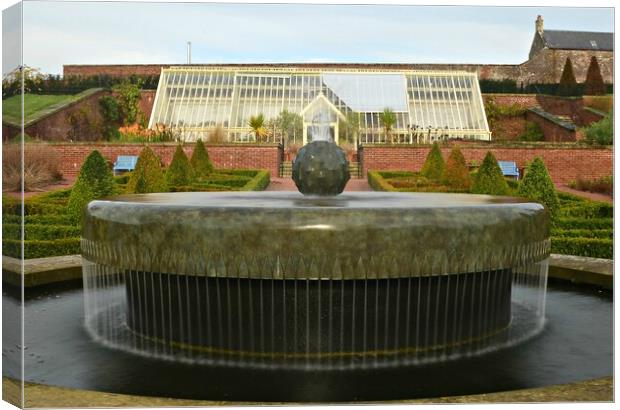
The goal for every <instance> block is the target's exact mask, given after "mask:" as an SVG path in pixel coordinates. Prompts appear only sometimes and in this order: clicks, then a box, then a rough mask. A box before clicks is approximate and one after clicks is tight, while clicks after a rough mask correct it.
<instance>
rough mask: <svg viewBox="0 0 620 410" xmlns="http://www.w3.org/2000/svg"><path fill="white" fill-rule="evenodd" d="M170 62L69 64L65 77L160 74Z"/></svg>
mask: <svg viewBox="0 0 620 410" xmlns="http://www.w3.org/2000/svg"><path fill="white" fill-rule="evenodd" d="M169 66H170V64H67V65H64V66H63V75H64V76H65V77H91V76H95V75H107V76H110V77H129V76H131V75H138V76H151V75H159V74H160V73H161V69H162V68H165V67H169Z"/></svg>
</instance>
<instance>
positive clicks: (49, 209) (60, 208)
mask: <svg viewBox="0 0 620 410" xmlns="http://www.w3.org/2000/svg"><path fill="white" fill-rule="evenodd" d="M55 201H58V200H53V201H51V202H45V201H43V200H40V199H36V200H26V201H24V215H26V216H28V215H41V214H43V215H61V214H64V213H65V212H66V208H67V201H66V200H64V199H63V200H62V201H64V202H55ZM21 207H22V205H21V202H20V201H15V200H9V201H3V202H2V214H3V215H5V216H9V215H20V214H21V212H22V211H21Z"/></svg>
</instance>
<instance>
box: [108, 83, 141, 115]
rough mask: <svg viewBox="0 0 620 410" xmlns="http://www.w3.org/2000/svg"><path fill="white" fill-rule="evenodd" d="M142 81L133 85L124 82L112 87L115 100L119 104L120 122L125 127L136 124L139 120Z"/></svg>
mask: <svg viewBox="0 0 620 410" xmlns="http://www.w3.org/2000/svg"><path fill="white" fill-rule="evenodd" d="M141 86H142V83H141V81H138V82H137V83H135V84H132V83H131V82H129V81H123V82H122V83H120V84H117V85H115V86H114V87H112V91H113V92H114V95H115V98H116V100H117V102H118V111H119V117H120V120H121V121H122V123H123V124H124V125H130V124H134V123H135V122H136V121H137V120H138V110H139V109H138V103H139V102H140V97H141V96H140V87H141Z"/></svg>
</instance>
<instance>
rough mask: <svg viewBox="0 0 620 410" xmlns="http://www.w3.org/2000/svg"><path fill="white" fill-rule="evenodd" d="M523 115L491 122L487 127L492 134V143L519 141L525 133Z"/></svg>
mask: <svg viewBox="0 0 620 410" xmlns="http://www.w3.org/2000/svg"><path fill="white" fill-rule="evenodd" d="M525 126H526V121H525V115H519V116H517V117H501V118H498V119H497V120H495V121H493V122H492V123H491V124H490V125H489V127H490V130H491V132H492V133H493V134H491V137H492V139H493V141H507V140H516V139H519V137H520V136H521V135H523V134H524V133H525Z"/></svg>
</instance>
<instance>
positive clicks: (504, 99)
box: [482, 94, 538, 108]
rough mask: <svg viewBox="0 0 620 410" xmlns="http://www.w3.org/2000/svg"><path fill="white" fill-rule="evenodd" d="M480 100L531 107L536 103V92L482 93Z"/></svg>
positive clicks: (502, 104) (503, 104) (501, 104)
mask: <svg viewBox="0 0 620 410" xmlns="http://www.w3.org/2000/svg"><path fill="white" fill-rule="evenodd" d="M482 100H483V101H484V103H485V104H486V103H487V101H488V100H493V102H495V104H497V105H499V106H510V105H514V104H516V105H518V106H520V107H523V108H532V107H535V106H537V105H538V100H537V95H536V94H482Z"/></svg>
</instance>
